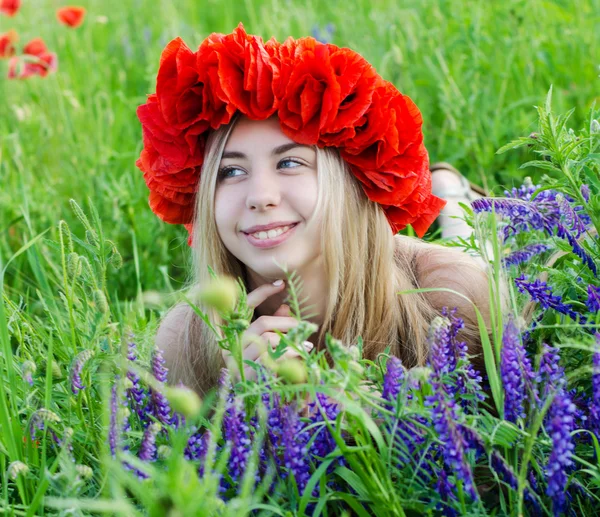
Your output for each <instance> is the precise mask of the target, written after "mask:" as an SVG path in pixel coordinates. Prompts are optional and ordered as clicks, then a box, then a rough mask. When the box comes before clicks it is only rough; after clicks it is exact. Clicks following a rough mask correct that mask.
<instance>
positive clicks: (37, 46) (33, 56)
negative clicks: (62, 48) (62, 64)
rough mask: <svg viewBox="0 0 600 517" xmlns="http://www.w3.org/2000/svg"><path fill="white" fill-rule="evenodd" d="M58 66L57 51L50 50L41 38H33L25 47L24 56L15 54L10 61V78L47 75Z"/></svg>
mask: <svg viewBox="0 0 600 517" xmlns="http://www.w3.org/2000/svg"><path fill="white" fill-rule="evenodd" d="M57 68H58V58H57V56H56V54H55V53H53V52H48V49H47V47H46V44H45V43H44V41H43V40H42V39H41V38H35V39H33V40H31V41H30V42H29V43H27V45H25V47H24V48H23V55H22V56H18V57H17V56H14V57H12V58H11V59H10V61H9V63H8V78H9V79H27V78H28V77H31V76H33V75H39V76H40V77H46V76H47V75H48V74H49V73H50V72H54V71H56V69H57Z"/></svg>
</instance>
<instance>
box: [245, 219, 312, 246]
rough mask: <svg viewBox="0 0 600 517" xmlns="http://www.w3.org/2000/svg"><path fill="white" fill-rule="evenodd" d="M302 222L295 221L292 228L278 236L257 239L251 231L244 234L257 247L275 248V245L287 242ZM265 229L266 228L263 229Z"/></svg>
mask: <svg viewBox="0 0 600 517" xmlns="http://www.w3.org/2000/svg"><path fill="white" fill-rule="evenodd" d="M299 224H300V223H294V224H293V225H292V226H291V228H290V229H289V230H287V231H286V232H283V233H282V234H281V235H278V236H277V237H274V238H273V239H269V238H267V239H257V238H256V237H254V236H252V235H251V234H249V233H245V232H242V233H244V235H245V236H246V239H248V242H249V243H250V244H252V246H255V247H256V248H273V247H275V246H278V245H279V244H281V243H283V242H285V241H286V240H287V239H288V238H290V237H291V236H292V235H293V234H294V232H295V231H296V228H297V227H298V225H299ZM263 231H264V230H263Z"/></svg>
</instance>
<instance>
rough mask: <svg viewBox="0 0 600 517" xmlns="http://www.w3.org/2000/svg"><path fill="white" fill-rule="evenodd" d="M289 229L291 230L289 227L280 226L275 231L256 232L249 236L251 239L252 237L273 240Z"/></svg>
mask: <svg viewBox="0 0 600 517" xmlns="http://www.w3.org/2000/svg"><path fill="white" fill-rule="evenodd" d="M290 228H291V226H282V227H280V228H277V229H273V230H269V231H268V232H256V233H251V234H250V235H252V237H254V238H256V239H260V240H262V239H274V238H275V237H277V236H278V235H281V234H282V233H283V232H287V231H288V230H289V229H290Z"/></svg>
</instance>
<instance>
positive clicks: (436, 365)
mask: <svg viewBox="0 0 600 517" xmlns="http://www.w3.org/2000/svg"><path fill="white" fill-rule="evenodd" d="M450 330H451V329H450V322H449V321H448V320H447V319H446V318H442V317H439V316H437V317H435V318H434V319H433V321H432V322H431V325H430V327H429V334H428V336H427V344H428V347H429V360H430V363H431V367H432V369H433V372H434V374H435V375H436V376H437V377H438V378H439V377H441V376H442V375H444V374H447V373H450V372H453V371H454V370H455V368H456V356H455V354H454V350H452V343H451V341H450V340H451V336H450Z"/></svg>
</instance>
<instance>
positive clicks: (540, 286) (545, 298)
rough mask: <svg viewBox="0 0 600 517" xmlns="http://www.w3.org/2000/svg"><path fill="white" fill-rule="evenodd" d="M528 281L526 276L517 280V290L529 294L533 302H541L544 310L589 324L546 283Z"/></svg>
mask: <svg viewBox="0 0 600 517" xmlns="http://www.w3.org/2000/svg"><path fill="white" fill-rule="evenodd" d="M526 280H527V277H526V276H525V275H521V276H520V277H518V278H515V284H516V286H517V289H518V290H519V291H520V292H521V293H524V294H525V293H526V294H529V296H530V297H531V299H532V300H533V301H535V302H539V304H540V305H541V307H542V309H554V310H555V311H557V312H560V313H561V314H566V315H567V316H569V317H570V318H571V319H573V320H575V321H577V320H578V319H579V322H580V323H581V324H585V323H586V322H587V319H586V318H585V316H582V315H581V314H578V313H577V312H575V311H574V310H573V306H572V305H571V304H568V303H563V302H562V299H561V297H560V296H555V295H553V294H552V289H551V288H550V287H548V285H547V284H546V282H542V281H541V280H539V279H537V280H535V281H534V282H527V281H526Z"/></svg>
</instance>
